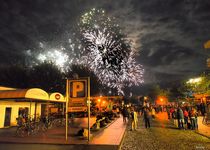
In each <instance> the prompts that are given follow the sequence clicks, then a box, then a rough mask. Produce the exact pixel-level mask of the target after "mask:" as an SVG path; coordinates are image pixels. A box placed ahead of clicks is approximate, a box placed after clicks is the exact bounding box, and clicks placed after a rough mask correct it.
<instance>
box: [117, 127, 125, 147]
mask: <svg viewBox="0 0 210 150" xmlns="http://www.w3.org/2000/svg"><path fill="white" fill-rule="evenodd" d="M126 134H127V125H126V129H125V132H124V134H123V137H122V140H121V142H120V145H119V147H118V150H121V148H122V144H123V142H124V139H125V136H126Z"/></svg>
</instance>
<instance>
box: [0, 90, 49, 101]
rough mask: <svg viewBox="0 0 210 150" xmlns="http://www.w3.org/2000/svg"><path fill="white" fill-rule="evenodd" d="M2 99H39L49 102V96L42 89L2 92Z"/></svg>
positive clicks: (0, 95)
mask: <svg viewBox="0 0 210 150" xmlns="http://www.w3.org/2000/svg"><path fill="white" fill-rule="evenodd" d="M0 99H37V100H49V95H48V93H47V92H45V91H44V90H42V89H39V88H32V89H16V90H1V91H0Z"/></svg>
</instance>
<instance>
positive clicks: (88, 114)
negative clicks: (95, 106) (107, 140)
mask: <svg viewBox="0 0 210 150" xmlns="http://www.w3.org/2000/svg"><path fill="white" fill-rule="evenodd" d="M88 141H90V77H88Z"/></svg>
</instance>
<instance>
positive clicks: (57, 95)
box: [50, 92, 65, 102]
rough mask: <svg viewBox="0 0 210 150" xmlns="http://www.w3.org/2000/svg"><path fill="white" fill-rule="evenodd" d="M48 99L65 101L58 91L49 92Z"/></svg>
mask: <svg viewBox="0 0 210 150" xmlns="http://www.w3.org/2000/svg"><path fill="white" fill-rule="evenodd" d="M50 100H51V101H55V102H65V98H64V96H63V95H62V94H61V93H58V92H55V93H52V94H50Z"/></svg>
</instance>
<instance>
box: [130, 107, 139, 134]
mask: <svg viewBox="0 0 210 150" xmlns="http://www.w3.org/2000/svg"><path fill="white" fill-rule="evenodd" d="M131 119H132V122H131V130H132V131H134V130H136V129H137V122H138V116H137V112H136V110H135V108H132V110H131Z"/></svg>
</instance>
